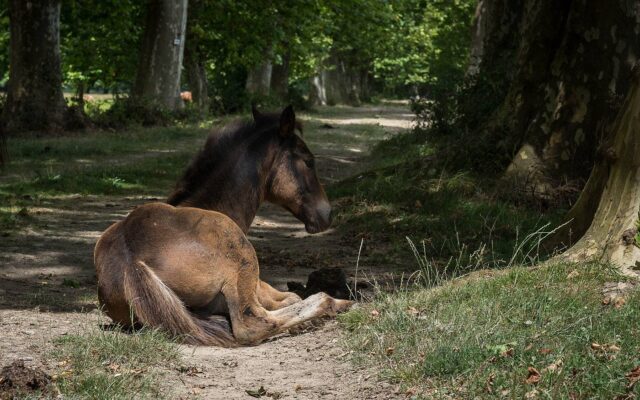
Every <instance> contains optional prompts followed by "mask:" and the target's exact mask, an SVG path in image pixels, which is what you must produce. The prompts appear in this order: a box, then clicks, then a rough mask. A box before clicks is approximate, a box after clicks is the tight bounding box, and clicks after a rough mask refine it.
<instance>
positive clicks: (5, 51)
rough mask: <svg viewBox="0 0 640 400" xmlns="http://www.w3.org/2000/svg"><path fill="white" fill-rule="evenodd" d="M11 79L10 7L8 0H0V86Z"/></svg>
mask: <svg viewBox="0 0 640 400" xmlns="http://www.w3.org/2000/svg"><path fill="white" fill-rule="evenodd" d="M8 79H9V9H8V5H7V0H0V86H4V85H5V84H6V83H7V80H8Z"/></svg>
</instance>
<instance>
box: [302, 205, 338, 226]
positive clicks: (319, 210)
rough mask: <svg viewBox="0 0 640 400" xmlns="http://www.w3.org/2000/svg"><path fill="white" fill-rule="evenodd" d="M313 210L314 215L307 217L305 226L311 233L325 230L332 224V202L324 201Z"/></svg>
mask: <svg viewBox="0 0 640 400" xmlns="http://www.w3.org/2000/svg"><path fill="white" fill-rule="evenodd" d="M310 211H312V212H311V213H309V214H311V215H312V217H311V218H308V219H307V222H305V224H304V228H305V230H306V231H307V232H309V233H320V232H324V231H326V230H327V229H329V227H330V226H331V219H332V216H331V204H329V202H328V201H323V202H322V203H320V204H319V205H318V206H316V207H315V208H314V209H313V210H310Z"/></svg>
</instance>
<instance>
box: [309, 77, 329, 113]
mask: <svg viewBox="0 0 640 400" xmlns="http://www.w3.org/2000/svg"><path fill="white" fill-rule="evenodd" d="M322 76H323V74H322V71H320V72H319V73H318V74H317V75H316V76H314V77H313V78H311V80H310V82H309V86H310V90H309V105H310V106H316V105H317V106H326V105H327V92H326V90H325V87H324V82H323V80H322Z"/></svg>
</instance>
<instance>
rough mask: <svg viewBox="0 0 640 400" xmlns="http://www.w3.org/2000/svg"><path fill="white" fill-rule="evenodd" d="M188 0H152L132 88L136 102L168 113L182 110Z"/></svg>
mask: <svg viewBox="0 0 640 400" xmlns="http://www.w3.org/2000/svg"><path fill="white" fill-rule="evenodd" d="M187 3H188V1H187V0H150V1H149V3H148V11H147V21H146V26H145V32H144V36H143V42H142V51H141V53H140V62H139V65H138V71H137V75H136V81H135V84H134V87H133V96H134V98H136V99H138V100H142V101H149V102H151V103H152V104H154V105H157V106H161V107H163V108H166V109H169V110H175V109H177V108H179V107H181V106H182V100H181V99H180V75H181V72H182V59H183V55H184V46H185V32H186V24H187Z"/></svg>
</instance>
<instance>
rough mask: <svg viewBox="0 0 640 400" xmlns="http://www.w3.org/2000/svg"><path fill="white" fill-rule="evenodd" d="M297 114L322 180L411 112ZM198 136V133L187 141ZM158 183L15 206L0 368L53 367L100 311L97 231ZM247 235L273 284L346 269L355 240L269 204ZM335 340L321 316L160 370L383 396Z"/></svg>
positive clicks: (2, 286) (4, 247)
mask: <svg viewBox="0 0 640 400" xmlns="http://www.w3.org/2000/svg"><path fill="white" fill-rule="evenodd" d="M305 119H307V123H306V128H305V135H306V136H305V138H306V140H307V142H308V143H309V145H310V148H311V149H312V151H314V152H315V154H316V156H317V159H318V161H317V166H318V169H319V175H320V176H321V177H323V179H324V180H325V182H327V183H329V184H330V183H332V182H335V181H337V180H340V179H342V178H344V177H347V176H350V175H353V174H355V173H356V172H357V171H358V170H359V169H360V168H362V163H361V162H362V159H363V157H364V156H365V155H366V154H367V151H368V148H369V146H370V145H371V144H372V143H375V142H377V141H379V140H381V139H382V138H383V137H385V136H386V135H388V134H393V133H394V132H397V131H398V130H400V129H404V128H406V127H408V126H409V124H410V120H411V114H409V112H408V110H406V108H405V107H403V106H401V105H384V106H380V107H361V108H346V107H345V108H327V109H324V110H321V112H320V113H318V114H310V115H307V116H305ZM190 140H191V139H190ZM201 141H202V139H201V138H198V140H197V143H194V144H193V145H194V147H197V146H199V144H200V142H201ZM75 161H76V162H78V160H75ZM113 162H114V163H118V162H119V161H118V160H113ZM167 189H168V188H167ZM166 192H168V190H162V191H159V190H157V189H155V190H150V191H149V194H148V195H144V196H117V197H116V196H110V197H109V196H86V195H85V196H79V195H78V196H66V197H56V198H49V199H45V200H43V201H41V202H39V204H38V205H37V207H30V208H29V209H28V210H25V212H24V213H22V212H19V213H18V218H22V219H24V220H26V221H28V222H29V223H28V224H26V225H25V226H26V227H25V228H23V229H17V230H15V231H12V232H7V231H5V232H4V233H3V234H2V235H3V236H2V237H0V332H3V335H0V365H6V364H9V363H10V362H12V361H14V360H23V361H24V362H25V363H26V364H27V365H36V366H42V367H44V368H45V370H48V371H51V373H52V374H53V373H55V368H56V367H55V365H52V364H50V361H48V360H47V357H46V353H47V352H48V351H49V350H50V348H51V341H52V340H53V339H54V338H56V337H59V336H60V335H64V334H66V333H71V332H74V331H77V330H78V329H82V326H83V325H84V324H86V323H87V322H89V323H97V322H99V321H102V320H103V318H102V317H101V316H100V314H99V312H98V311H97V310H96V298H95V287H94V284H95V275H94V272H93V262H92V250H93V245H94V243H95V241H96V239H97V238H98V237H99V235H100V233H101V232H102V231H103V230H104V229H105V228H106V227H107V226H109V225H110V224H111V223H112V222H114V221H116V220H118V219H121V218H122V217H124V216H125V215H126V214H127V212H128V211H129V210H131V208H133V207H134V206H135V205H138V204H142V203H145V202H148V201H153V200H155V199H158V198H160V197H162V195H163V193H166ZM250 240H251V242H252V243H253V244H254V246H255V247H256V251H257V253H258V257H259V259H260V263H261V275H262V278H263V279H265V280H266V281H268V282H270V283H272V284H274V285H275V286H277V287H279V288H282V289H284V288H285V283H286V282H287V281H290V280H297V281H300V282H304V281H305V279H306V276H307V275H308V274H309V272H311V271H312V270H314V269H316V268H319V267H325V266H340V267H344V268H346V269H347V270H348V274H350V275H353V273H354V269H355V266H356V259H357V256H358V247H359V243H360V239H359V238H357V237H341V236H340V235H338V233H337V232H335V231H334V230H330V231H328V232H325V233H323V234H320V235H314V236H311V235H308V234H306V232H305V231H304V227H303V226H302V225H301V224H300V223H298V222H297V221H296V220H295V218H293V217H292V216H290V215H289V214H288V213H286V212H285V211H282V210H280V209H277V208H275V207H272V206H265V207H264V208H263V209H262V210H261V211H260V213H259V216H258V218H256V221H255V222H254V226H253V228H252V231H251V234H250ZM364 260H367V258H364ZM380 267H381V266H377V267H376V266H374V265H373V262H372V261H371V260H367V261H366V262H364V263H361V264H360V271H361V272H359V274H361V275H360V276H368V277H374V278H376V279H380V280H386V279H391V278H390V277H388V276H385V275H384V273H383V272H382V270H381V268H380ZM338 337H339V332H338V331H337V330H336V327H335V324H334V323H329V324H326V325H324V326H323V327H322V328H321V329H319V330H315V331H313V332H308V333H304V334H300V335H295V336H285V337H280V338H277V339H275V340H272V341H270V342H269V343H266V344H263V345H261V346H258V347H253V348H245V349H239V350H221V349H216V348H191V347H189V348H185V349H184V354H185V361H186V362H187V363H189V364H192V365H194V366H195V368H196V370H197V371H201V372H198V373H195V374H191V375H188V376H176V374H170V380H174V379H175V380H176V384H175V385H172V386H173V387H174V389H175V390H177V391H178V392H179V393H180V394H181V395H182V396H183V397H185V398H189V397H193V396H198V397H201V398H227V399H228V398H249V396H248V395H247V394H246V392H245V391H246V390H257V389H259V387H260V386H264V388H265V390H267V392H268V393H271V394H274V393H280V394H281V396H283V397H290V398H310V399H315V398H321V397H322V398H389V397H391V396H392V389H391V388H389V387H385V386H382V385H380V384H379V383H377V382H374V381H373V379H369V378H368V377H369V376H370V374H369V373H367V371H357V370H354V368H353V367H352V366H351V365H350V364H349V363H348V362H347V361H346V357H344V355H343V350H342V349H341V348H340V347H339V346H338V345H337V341H338ZM341 355H342V357H340V356H341Z"/></svg>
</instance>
